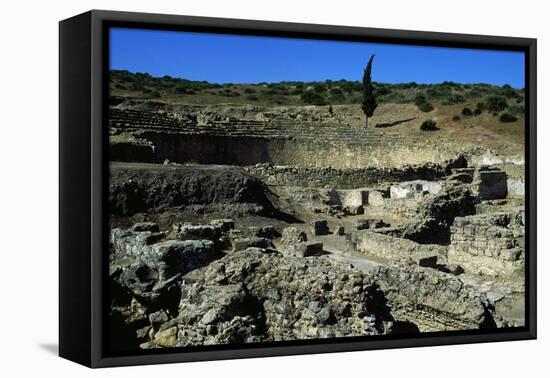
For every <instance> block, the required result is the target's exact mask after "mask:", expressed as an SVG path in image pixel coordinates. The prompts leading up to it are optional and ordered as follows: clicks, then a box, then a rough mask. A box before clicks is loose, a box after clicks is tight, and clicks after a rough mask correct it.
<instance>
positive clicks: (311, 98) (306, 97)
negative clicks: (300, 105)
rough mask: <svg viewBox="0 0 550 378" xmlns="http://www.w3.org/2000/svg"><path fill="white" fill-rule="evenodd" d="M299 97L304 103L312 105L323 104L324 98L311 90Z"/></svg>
mask: <svg viewBox="0 0 550 378" xmlns="http://www.w3.org/2000/svg"><path fill="white" fill-rule="evenodd" d="M300 99H301V100H302V101H303V102H305V103H306V104H313V105H325V104H326V100H325V97H324V96H323V95H321V94H319V93H317V92H313V91H306V92H304V93H303V94H302V95H301V96H300Z"/></svg>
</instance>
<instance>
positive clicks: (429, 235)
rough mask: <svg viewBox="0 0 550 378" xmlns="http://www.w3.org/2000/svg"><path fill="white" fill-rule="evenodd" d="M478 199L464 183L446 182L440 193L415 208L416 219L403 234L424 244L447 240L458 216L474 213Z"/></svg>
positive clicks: (424, 200)
mask: <svg viewBox="0 0 550 378" xmlns="http://www.w3.org/2000/svg"><path fill="white" fill-rule="evenodd" d="M475 203H476V199H475V197H474V196H472V193H471V192H470V190H469V189H468V187H466V186H464V185H462V184H450V183H449V184H448V185H445V186H444V187H443V188H442V189H441V191H440V192H439V193H438V194H435V195H428V196H426V197H425V198H424V199H423V200H422V202H421V203H420V204H419V206H418V209H417V211H416V213H417V218H418V219H419V220H418V221H416V222H413V223H411V224H410V225H409V226H408V227H406V228H405V229H404V230H403V232H402V236H403V237H405V238H407V239H411V240H413V241H416V242H418V243H422V244H448V243H449V242H450V228H451V225H452V224H453V221H454V219H455V218H456V217H463V216H466V215H471V214H475Z"/></svg>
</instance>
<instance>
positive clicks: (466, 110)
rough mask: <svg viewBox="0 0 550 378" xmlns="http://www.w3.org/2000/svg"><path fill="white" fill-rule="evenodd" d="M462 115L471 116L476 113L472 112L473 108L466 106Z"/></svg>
mask: <svg viewBox="0 0 550 378" xmlns="http://www.w3.org/2000/svg"><path fill="white" fill-rule="evenodd" d="M462 115H463V116H466V117H471V116H473V115H474V112H472V109H470V108H468V107H466V108H464V109H462Z"/></svg>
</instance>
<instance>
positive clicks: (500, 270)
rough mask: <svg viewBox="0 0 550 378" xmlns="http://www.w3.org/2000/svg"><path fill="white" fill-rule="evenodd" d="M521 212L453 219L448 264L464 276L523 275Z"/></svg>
mask: <svg viewBox="0 0 550 378" xmlns="http://www.w3.org/2000/svg"><path fill="white" fill-rule="evenodd" d="M522 214H523V213H522V211H517V212H511V213H494V214H480V215H471V216H467V217H459V218H455V221H454V223H453V226H452V227H451V245H450V247H449V253H448V260H449V263H451V264H456V265H459V266H461V267H462V268H463V269H464V270H465V271H466V272H471V273H475V274H485V275H489V276H509V275H513V274H523V271H524V266H525V252H524V249H523V246H522V239H523V218H522V216H524V215H522Z"/></svg>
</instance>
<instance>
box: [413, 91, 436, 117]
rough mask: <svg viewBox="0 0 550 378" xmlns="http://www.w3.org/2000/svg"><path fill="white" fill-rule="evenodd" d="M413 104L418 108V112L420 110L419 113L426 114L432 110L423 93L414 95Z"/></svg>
mask: <svg viewBox="0 0 550 378" xmlns="http://www.w3.org/2000/svg"><path fill="white" fill-rule="evenodd" d="M414 103H415V105H416V106H417V107H418V110H420V111H421V112H425V113H427V112H431V111H432V110H434V107H433V105H432V104H430V103H429V102H428V101H427V100H426V96H425V95H424V94H423V93H418V94H417V95H416V97H415V98H414Z"/></svg>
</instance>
